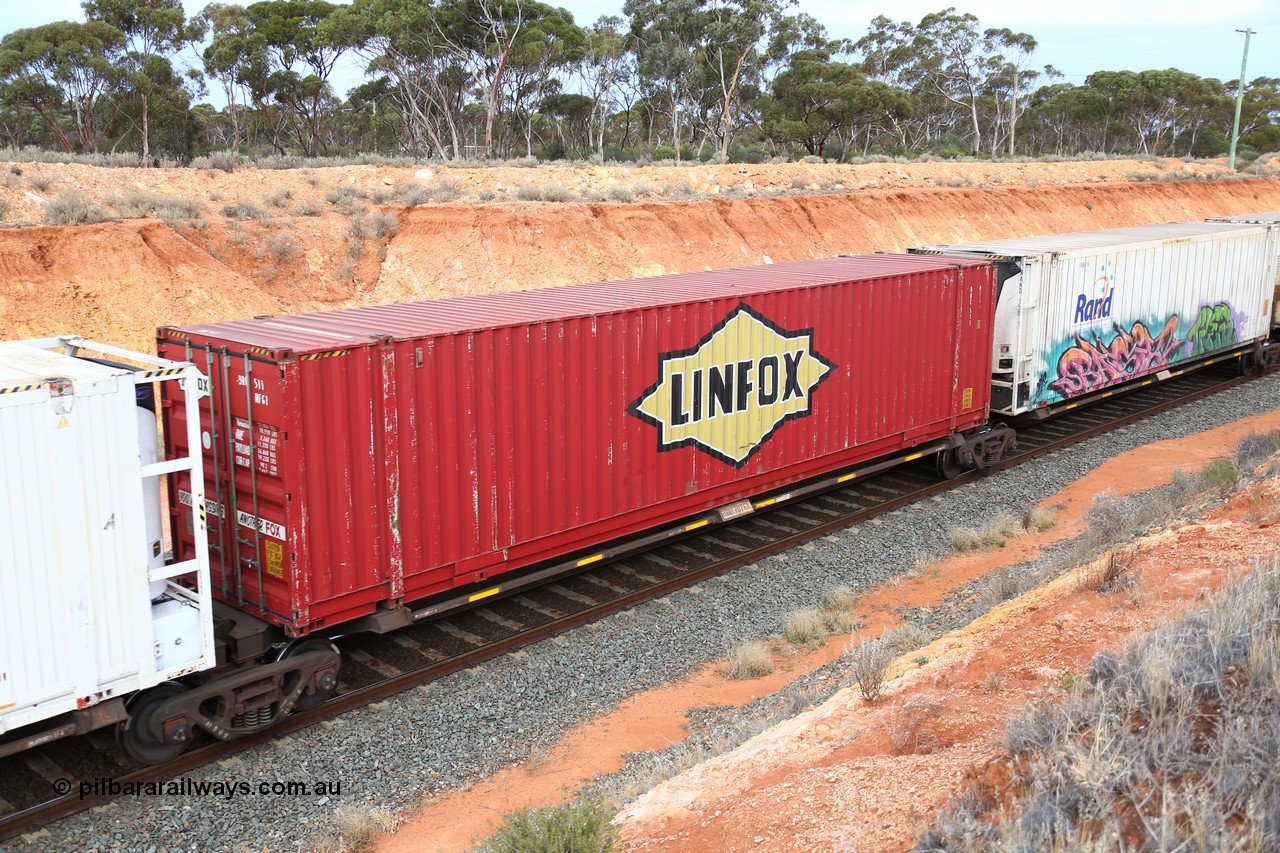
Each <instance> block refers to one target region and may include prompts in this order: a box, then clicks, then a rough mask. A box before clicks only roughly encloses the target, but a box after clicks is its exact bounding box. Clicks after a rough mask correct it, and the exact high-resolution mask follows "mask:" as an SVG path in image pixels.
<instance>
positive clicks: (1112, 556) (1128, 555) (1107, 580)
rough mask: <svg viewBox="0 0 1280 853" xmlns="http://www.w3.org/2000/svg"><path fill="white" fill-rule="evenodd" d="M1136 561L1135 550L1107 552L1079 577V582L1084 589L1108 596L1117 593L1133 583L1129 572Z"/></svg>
mask: <svg viewBox="0 0 1280 853" xmlns="http://www.w3.org/2000/svg"><path fill="white" fill-rule="evenodd" d="M1137 559H1138V551H1137V549H1136V548H1124V549H1119V550H1115V551H1108V552H1107V553H1106V554H1103V555H1102V556H1101V557H1099V558H1098V559H1096V560H1094V561H1093V563H1092V564H1090V566H1089V567H1088V568H1087V569H1086V570H1085V571H1084V573H1083V574H1082V575H1081V578H1080V582H1081V585H1082V586H1083V587H1084V588H1085V589H1091V590H1093V591H1094V592H1101V593H1103V594H1109V593H1113V592H1119V591H1120V590H1122V589H1125V588H1127V587H1129V586H1132V585H1133V584H1134V583H1135V580H1134V578H1133V575H1131V574H1130V573H1129V572H1130V570H1131V569H1132V568H1133V566H1134V564H1135V563H1136V562H1137Z"/></svg>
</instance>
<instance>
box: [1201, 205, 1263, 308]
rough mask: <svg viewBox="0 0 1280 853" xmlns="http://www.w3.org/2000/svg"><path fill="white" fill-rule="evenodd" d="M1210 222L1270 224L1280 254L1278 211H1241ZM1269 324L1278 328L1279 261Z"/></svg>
mask: <svg viewBox="0 0 1280 853" xmlns="http://www.w3.org/2000/svg"><path fill="white" fill-rule="evenodd" d="M1209 221H1210V222H1234V223H1240V224H1245V225H1270V226H1272V228H1271V240H1272V242H1273V243H1274V244H1275V247H1276V254H1277V256H1280V211H1272V212H1270V213H1242V214H1239V215H1237V216H1219V217H1215V218H1213V219H1210V220H1209ZM1271 325H1272V327H1273V328H1276V329H1280V261H1277V263H1276V281H1275V286H1274V288H1272V298H1271Z"/></svg>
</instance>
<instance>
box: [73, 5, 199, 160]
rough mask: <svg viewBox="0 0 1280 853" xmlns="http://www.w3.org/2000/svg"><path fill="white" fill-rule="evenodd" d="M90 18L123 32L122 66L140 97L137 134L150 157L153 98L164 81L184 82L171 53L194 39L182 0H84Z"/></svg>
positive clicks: (172, 83) (178, 83)
mask: <svg viewBox="0 0 1280 853" xmlns="http://www.w3.org/2000/svg"><path fill="white" fill-rule="evenodd" d="M81 6H82V7H83V9H84V13H85V15H86V16H87V17H88V19H89V20H90V21H102V22H104V23H106V24H110V25H111V26H113V27H115V28H116V29H117V30H119V31H120V32H121V33H122V34H123V35H124V39H125V42H124V55H123V57H122V58H123V64H122V70H123V71H124V76H125V79H127V80H128V83H129V86H130V87H131V88H132V89H133V90H134V91H135V92H136V93H137V95H138V98H139V99H140V101H141V109H140V111H139V112H140V114H139V127H138V135H139V137H140V139H141V143H142V158H143V160H144V161H145V162H150V160H151V121H150V119H151V99H152V97H154V96H155V95H156V93H157V90H158V89H159V88H160V87H161V86H162V85H165V84H168V86H169V87H170V88H173V86H174V85H178V86H179V87H180V86H181V82H180V78H178V77H177V76H176V75H175V74H174V71H173V66H172V64H171V63H170V62H169V57H170V56H172V55H173V54H174V53H176V52H178V51H179V50H181V49H182V47H183V46H184V45H185V44H187V42H188V41H190V39H191V32H190V31H189V30H188V28H187V19H186V15H185V14H184V12H183V11H182V2H181V0H85V2H84V3H82V4H81Z"/></svg>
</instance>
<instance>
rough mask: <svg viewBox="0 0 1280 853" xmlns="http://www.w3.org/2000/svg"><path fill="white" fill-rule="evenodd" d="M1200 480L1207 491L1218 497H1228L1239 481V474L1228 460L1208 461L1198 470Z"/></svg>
mask: <svg viewBox="0 0 1280 853" xmlns="http://www.w3.org/2000/svg"><path fill="white" fill-rule="evenodd" d="M1200 478H1201V479H1202V480H1204V482H1205V485H1206V486H1207V487H1208V488H1209V489H1211V490H1214V491H1216V492H1218V494H1220V495H1229V494H1231V492H1233V491H1234V490H1235V487H1236V483H1238V482H1239V481H1240V472H1239V471H1237V470H1236V466H1234V465H1232V464H1231V462H1230V461H1229V460H1226V459H1210V460H1209V461H1208V462H1206V463H1204V467H1203V468H1201V469H1200Z"/></svg>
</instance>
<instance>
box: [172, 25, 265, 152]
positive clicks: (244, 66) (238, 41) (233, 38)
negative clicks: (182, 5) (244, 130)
mask: <svg viewBox="0 0 1280 853" xmlns="http://www.w3.org/2000/svg"><path fill="white" fill-rule="evenodd" d="M190 27H191V31H192V33H193V36H194V38H195V40H196V41H203V40H204V39H205V38H208V39H209V44H208V45H207V46H206V47H205V49H204V51H203V52H202V53H201V54H200V58H201V60H202V62H203V64H204V72H205V74H206V75H207V76H208V77H210V78H212V79H214V80H217V81H218V85H219V86H221V87H222V94H223V97H225V98H226V101H227V116H228V118H230V120H231V136H230V139H229V140H228V141H229V142H230V148H231V150H232V151H234V152H239V150H240V139H241V131H240V116H239V111H240V108H241V107H242V106H244V105H246V104H248V102H249V100H250V99H251V98H252V95H251V94H250V92H251V90H252V89H253V88H254V87H255V86H256V87H257V88H258V89H265V88H266V82H265V81H266V79H267V77H268V76H270V70H269V68H270V61H269V60H268V58H267V40H266V37H265V36H264V35H263V34H262V33H261V32H259V31H258V30H257V28H255V27H254V23H253V18H251V17H250V16H249V11H248V10H247V9H245V7H243V6H237V5H234V4H230V3H210V4H208V5H207V6H205V7H204V8H203V9H202V10H200V12H199V14H197V15H196V16H195V17H194V18H192V20H191V24H190Z"/></svg>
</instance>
